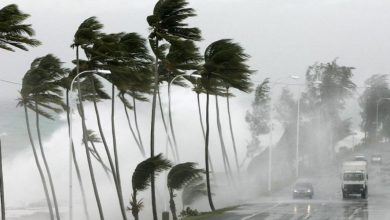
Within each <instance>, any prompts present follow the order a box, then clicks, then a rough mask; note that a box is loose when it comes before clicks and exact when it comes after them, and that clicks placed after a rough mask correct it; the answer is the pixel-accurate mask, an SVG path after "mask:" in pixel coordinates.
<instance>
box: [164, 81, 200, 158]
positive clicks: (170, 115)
mask: <svg viewBox="0 0 390 220" xmlns="http://www.w3.org/2000/svg"><path fill="white" fill-rule="evenodd" d="M188 76H189V77H194V78H200V75H197V74H190V75H188ZM179 77H182V78H183V79H186V78H185V77H184V74H181V75H177V76H175V77H173V78H172V80H171V81H169V82H168V117H169V128H170V130H171V133H172V137H173V142H174V144H175V150H176V158H177V162H178V163H180V158H179V151H178V150H179V149H177V144H176V137H175V134H174V132H173V125H172V112H171V85H172V83H173V82H174V81H175V80H176V79H178V78H179ZM168 135H169V134H168V133H167V136H168Z"/></svg>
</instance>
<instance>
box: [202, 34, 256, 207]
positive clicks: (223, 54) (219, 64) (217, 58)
mask: <svg viewBox="0 0 390 220" xmlns="http://www.w3.org/2000/svg"><path fill="white" fill-rule="evenodd" d="M247 59H248V55H247V54H245V53H244V50H243V48H242V47H241V46H240V45H239V44H236V43H233V42H232V41H231V40H230V39H222V40H218V41H215V42H213V43H212V44H210V45H209V46H208V47H207V48H206V50H205V53H204V64H203V65H202V68H201V69H200V70H199V71H197V72H196V73H197V74H200V75H201V86H202V91H205V92H206V141H205V163H206V185H207V196H208V200H209V205H210V208H211V210H215V208H214V203H213V200H212V193H211V187H210V176H209V164H208V157H209V134H210V125H209V95H210V93H211V94H218V93H219V91H218V90H222V88H220V87H216V86H218V85H219V84H220V83H218V84H217V83H215V81H222V82H223V83H226V84H229V85H230V86H231V87H234V88H237V89H239V90H241V91H247V90H248V88H249V85H250V82H249V76H250V74H251V73H252V72H253V71H251V70H250V69H249V67H248V66H247V65H246V64H245V61H246V60H247ZM213 82H214V83H213ZM213 85H216V86H213Z"/></svg>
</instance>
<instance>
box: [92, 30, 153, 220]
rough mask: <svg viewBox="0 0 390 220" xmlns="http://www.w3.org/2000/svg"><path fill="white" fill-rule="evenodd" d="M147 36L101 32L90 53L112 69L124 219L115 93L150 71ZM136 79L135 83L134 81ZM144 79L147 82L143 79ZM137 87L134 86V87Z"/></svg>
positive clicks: (97, 63) (98, 63)
mask: <svg viewBox="0 0 390 220" xmlns="http://www.w3.org/2000/svg"><path fill="white" fill-rule="evenodd" d="M145 42H146V40H145V39H143V38H142V37H141V36H140V35H139V34H137V33H114V34H101V36H100V38H99V40H98V41H95V42H94V44H93V47H92V49H91V50H90V51H89V53H90V61H91V63H92V65H94V66H95V67H100V68H104V69H109V70H111V74H110V75H109V76H104V77H105V78H106V79H107V80H108V81H109V82H111V84H112V86H111V93H112V94H111V97H112V98H111V128H112V138H113V149H114V163H115V166H114V167H115V168H114V169H115V174H116V176H115V177H116V182H117V184H116V185H117V191H118V197H119V198H120V202H121V211H122V216H123V218H124V219H125V218H126V217H125V215H126V213H125V209H124V204H123V199H122V198H123V196H122V187H121V178H120V172H119V158H118V148H117V143H116V132H115V94H116V89H118V90H119V91H126V90H129V89H130V88H132V86H134V84H135V83H139V82H137V81H136V80H138V78H141V79H145V78H144V75H148V74H151V63H152V57H151V56H150V55H149V54H148V49H147V47H146V44H145ZM133 83H134V84H133ZM143 83H145V82H143ZM133 89H134V88H133Z"/></svg>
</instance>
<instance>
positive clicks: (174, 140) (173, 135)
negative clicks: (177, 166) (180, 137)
mask: <svg viewBox="0 0 390 220" xmlns="http://www.w3.org/2000/svg"><path fill="white" fill-rule="evenodd" d="M168 77H169V75H168ZM168 116H169V128H170V130H171V134H172V139H173V144H174V146H175V152H176V159H177V163H180V156H179V148H178V147H177V142H176V135H175V130H174V129H173V123H172V111H171V86H170V85H169V81H168Z"/></svg>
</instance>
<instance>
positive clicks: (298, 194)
mask: <svg viewBox="0 0 390 220" xmlns="http://www.w3.org/2000/svg"><path fill="white" fill-rule="evenodd" d="M313 195H314V190H313V185H312V184H311V183H309V182H297V183H296V184H295V185H294V189H293V198H294V199H295V198H310V199H312V198H313Z"/></svg>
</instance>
